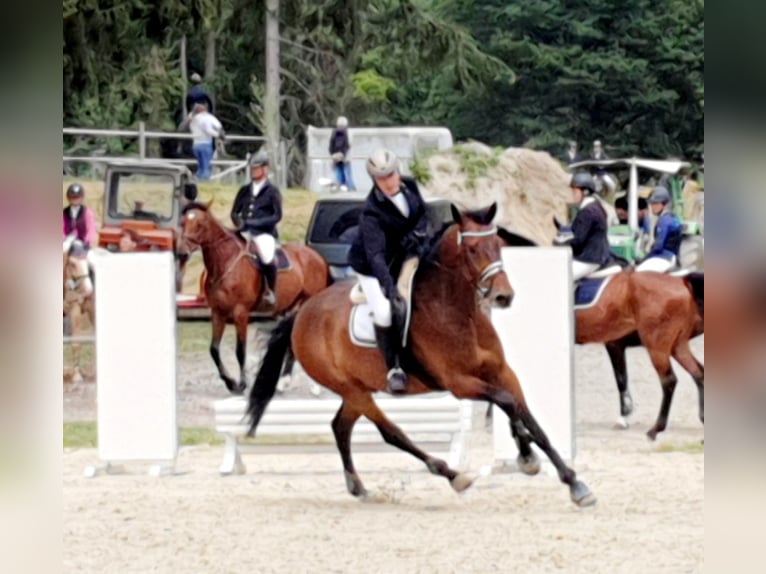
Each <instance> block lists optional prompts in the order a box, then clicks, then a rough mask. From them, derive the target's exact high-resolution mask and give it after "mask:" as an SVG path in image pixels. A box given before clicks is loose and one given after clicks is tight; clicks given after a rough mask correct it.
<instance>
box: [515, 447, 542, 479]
mask: <svg viewBox="0 0 766 574" xmlns="http://www.w3.org/2000/svg"><path fill="white" fill-rule="evenodd" d="M516 464H518V465H519V469H520V470H521V472H523V473H524V474H528V475H529V476H534V475H536V474H537V473H539V472H540V459H539V458H537V455H536V454H535V453H532V454H531V455H529V456H528V457H527V458H524V457H523V456H521V455H519V456H518V457H516Z"/></svg>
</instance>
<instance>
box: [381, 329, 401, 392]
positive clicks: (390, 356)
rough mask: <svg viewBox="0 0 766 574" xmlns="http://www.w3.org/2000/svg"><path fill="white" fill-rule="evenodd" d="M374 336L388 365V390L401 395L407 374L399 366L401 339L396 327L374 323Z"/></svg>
mask: <svg viewBox="0 0 766 574" xmlns="http://www.w3.org/2000/svg"><path fill="white" fill-rule="evenodd" d="M375 338H376V339H377V341H378V348H380V350H381V351H382V352H383V358H384V359H385V360H386V367H388V374H387V375H386V379H387V380H388V391H389V392H390V393H391V394H392V395H401V394H404V393H406V392H407V375H406V374H405V373H404V371H403V370H402V368H401V367H400V366H399V352H400V351H401V341H400V340H399V335H398V333H397V332H396V329H394V328H393V327H381V326H379V325H375Z"/></svg>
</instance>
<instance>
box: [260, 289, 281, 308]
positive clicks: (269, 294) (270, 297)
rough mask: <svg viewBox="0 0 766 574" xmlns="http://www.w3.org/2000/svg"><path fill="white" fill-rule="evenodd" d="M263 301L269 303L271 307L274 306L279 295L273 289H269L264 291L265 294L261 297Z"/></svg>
mask: <svg viewBox="0 0 766 574" xmlns="http://www.w3.org/2000/svg"><path fill="white" fill-rule="evenodd" d="M261 303H263V304H265V305H268V306H269V307H273V306H275V305H276V304H277V296H276V294H275V293H274V291H272V290H271V289H268V290H267V291H264V292H263V296H262V297H261Z"/></svg>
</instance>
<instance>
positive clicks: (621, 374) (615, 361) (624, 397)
mask: <svg viewBox="0 0 766 574" xmlns="http://www.w3.org/2000/svg"><path fill="white" fill-rule="evenodd" d="M604 346H605V347H606V352H607V354H608V355H609V361H610V362H611V363H612V370H613V371H614V378H615V380H616V381H617V392H619V393H620V418H619V420H618V421H617V424H616V425H615V428H619V429H626V428H628V420H627V418H626V417H628V416H630V414H631V413H633V398H632V397H631V396H630V391H629V390H628V368H627V365H626V363H625V347H626V342H625V340H624V339H619V340H617V341H610V342H609V343H605V344H604Z"/></svg>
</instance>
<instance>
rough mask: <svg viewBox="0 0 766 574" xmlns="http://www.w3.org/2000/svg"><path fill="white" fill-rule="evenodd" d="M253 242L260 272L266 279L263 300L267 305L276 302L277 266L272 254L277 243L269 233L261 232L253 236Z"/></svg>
mask: <svg viewBox="0 0 766 574" xmlns="http://www.w3.org/2000/svg"><path fill="white" fill-rule="evenodd" d="M255 244H256V245H257V246H258V256H259V258H260V260H261V272H262V273H263V278H264V279H265V281H266V287H267V289H265V290H264V293H263V301H264V303H266V304H267V305H275V304H276V302H277V266H276V264H275V262H274V255H275V253H276V249H277V243H276V240H275V239H274V236H273V235H271V234H269V233H262V234H260V235H258V236H256V238H255Z"/></svg>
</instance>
